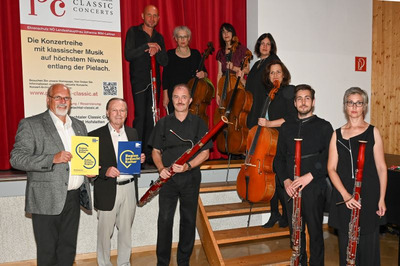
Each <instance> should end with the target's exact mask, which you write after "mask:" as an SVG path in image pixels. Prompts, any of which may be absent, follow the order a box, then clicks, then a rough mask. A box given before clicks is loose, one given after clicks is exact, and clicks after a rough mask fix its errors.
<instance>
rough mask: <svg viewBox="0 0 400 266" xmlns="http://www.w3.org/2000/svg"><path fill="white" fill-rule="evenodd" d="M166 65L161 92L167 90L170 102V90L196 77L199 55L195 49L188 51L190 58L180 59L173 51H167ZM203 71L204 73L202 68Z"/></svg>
mask: <svg viewBox="0 0 400 266" xmlns="http://www.w3.org/2000/svg"><path fill="white" fill-rule="evenodd" d="M167 55H168V65H167V66H166V67H164V70H163V81H162V84H163V90H168V97H169V99H170V101H171V100H172V90H173V88H174V86H175V85H177V84H180V83H184V84H187V83H188V81H189V80H190V79H191V78H194V77H195V76H196V70H197V68H198V67H199V65H200V61H201V55H200V52H199V51H198V50H196V49H190V56H189V57H186V58H182V57H179V56H177V55H176V53H175V49H171V50H168V52H167ZM203 71H206V69H205V67H203Z"/></svg>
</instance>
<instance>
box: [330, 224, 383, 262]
mask: <svg viewBox="0 0 400 266" xmlns="http://www.w3.org/2000/svg"><path fill="white" fill-rule="evenodd" d="M338 234H339V260H340V266H346V257H347V245H348V241H349V232H348V231H346V232H344V231H340V230H338ZM356 265H359V266H380V265H381V255H380V247H379V226H378V227H377V228H376V230H375V232H372V233H370V234H362V235H360V239H359V242H358V245H357V253H356Z"/></svg>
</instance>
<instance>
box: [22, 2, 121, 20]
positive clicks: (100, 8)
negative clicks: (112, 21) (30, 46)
mask: <svg viewBox="0 0 400 266" xmlns="http://www.w3.org/2000/svg"><path fill="white" fill-rule="evenodd" d="M46 2H47V3H50V6H49V8H50V12H51V13H52V14H53V15H54V16H56V17H62V16H64V15H65V12H66V9H67V8H66V7H67V6H66V5H67V4H72V11H73V12H74V13H91V14H94V15H96V14H98V15H110V16H111V15H113V14H114V11H113V9H114V6H113V2H112V0H97V1H91V0H72V2H70V1H66V0H30V7H31V10H30V13H29V15H31V16H37V15H38V14H37V12H36V7H37V5H40V4H45V3H46Z"/></svg>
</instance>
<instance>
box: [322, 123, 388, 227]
mask: <svg viewBox="0 0 400 266" xmlns="http://www.w3.org/2000/svg"><path fill="white" fill-rule="evenodd" d="M336 138H337V141H336V148H337V152H338V164H337V169H336V171H337V173H338V175H339V177H340V180H341V181H342V183H343V185H344V187H345V188H346V190H347V192H349V193H350V194H353V190H354V181H355V176H356V173H355V171H356V169H357V157H358V148H359V142H358V141H359V140H366V141H367V145H366V148H365V161H364V171H363V178H362V185H361V195H360V196H361V199H362V200H361V205H362V207H361V211H360V228H361V229H360V233H361V234H369V233H372V232H374V231H375V230H376V227H377V226H379V224H384V222H385V220H386V219H379V216H378V215H377V214H376V211H377V210H378V201H379V194H380V183H379V176H378V172H377V170H376V165H375V159H374V150H373V149H374V145H375V139H374V126H372V125H369V127H368V128H367V130H365V131H364V132H363V133H361V134H359V135H357V136H354V137H352V138H350V139H344V138H343V137H342V133H341V129H340V128H338V129H337V130H336ZM353 176H354V178H353ZM341 201H343V198H342V195H341V194H340V193H339V191H337V189H336V188H335V187H333V191H332V200H331V207H330V211H329V225H330V226H332V227H334V228H337V229H339V230H341V231H345V232H346V231H348V229H349V222H350V216H351V210H350V209H348V208H347V207H346V204H344V203H343V204H340V205H336V203H337V202H341Z"/></svg>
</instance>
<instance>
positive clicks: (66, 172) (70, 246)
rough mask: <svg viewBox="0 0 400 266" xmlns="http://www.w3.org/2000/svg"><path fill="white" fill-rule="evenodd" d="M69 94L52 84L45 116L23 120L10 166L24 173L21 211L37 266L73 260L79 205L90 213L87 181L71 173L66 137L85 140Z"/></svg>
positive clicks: (12, 152) (68, 143) (70, 262)
mask: <svg viewBox="0 0 400 266" xmlns="http://www.w3.org/2000/svg"><path fill="white" fill-rule="evenodd" d="M71 100H72V98H71V93H70V90H69V88H68V87H67V86H65V85H62V84H54V85H52V86H51V87H50V88H49V89H48V91H47V108H48V110H47V111H45V112H44V113H41V114H38V115H35V116H32V117H28V118H25V119H22V120H21V122H20V123H19V126H18V132H17V136H16V137H15V145H14V149H13V150H12V151H11V159H10V163H11V165H12V166H13V167H14V168H16V169H19V170H22V171H26V172H27V176H28V180H27V183H26V196H25V198H26V199H25V211H26V212H28V213H31V214H32V224H33V233H34V235H35V240H36V247H37V264H38V265H39V266H41V265H68V266H71V265H72V264H73V262H74V259H75V254H76V242H77V237H78V226H79V218H80V205H82V206H83V207H84V208H86V209H88V210H91V209H92V206H91V199H90V186H89V181H88V179H87V178H86V177H84V176H74V175H71V172H70V168H71V167H70V161H71V158H72V154H71V136H75V135H76V136H86V135H87V131H86V127H85V124H84V123H83V122H82V121H79V120H78V119H75V118H73V117H70V116H69V115H68V113H69V111H70V108H71Z"/></svg>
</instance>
